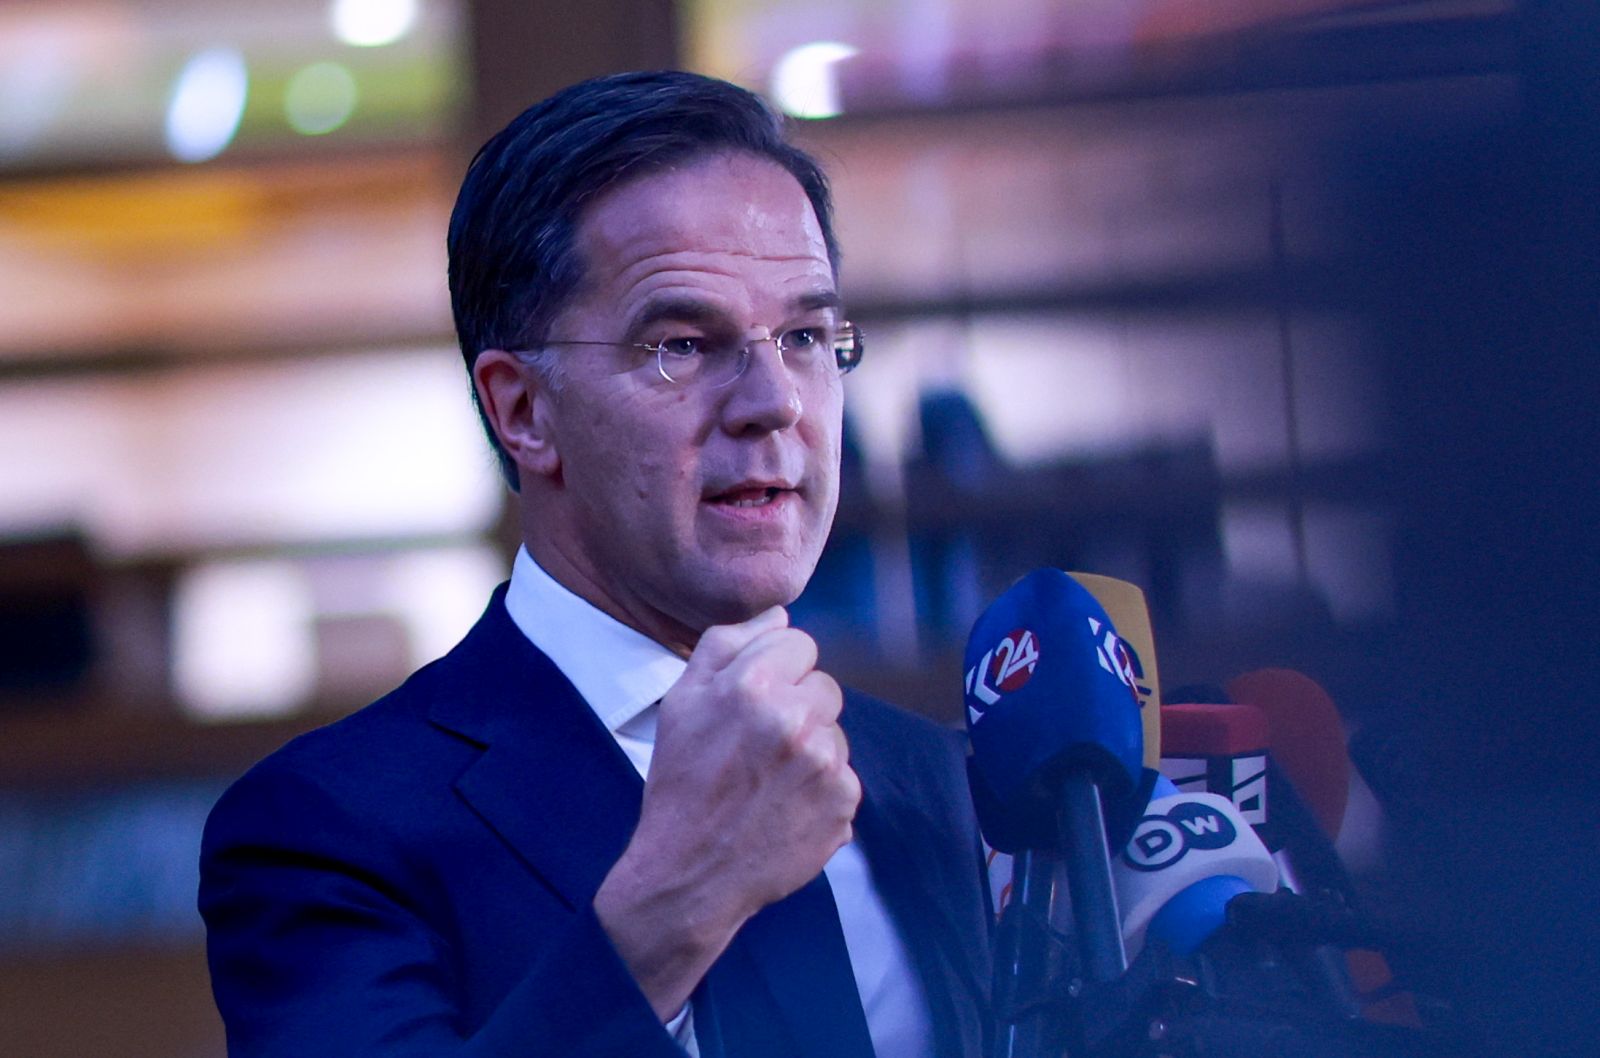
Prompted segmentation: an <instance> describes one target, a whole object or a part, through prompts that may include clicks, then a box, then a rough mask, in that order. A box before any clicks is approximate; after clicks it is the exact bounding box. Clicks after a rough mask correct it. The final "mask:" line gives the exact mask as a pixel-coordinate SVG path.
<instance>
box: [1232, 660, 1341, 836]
mask: <svg viewBox="0 0 1600 1058" xmlns="http://www.w3.org/2000/svg"><path fill="white" fill-rule="evenodd" d="M1227 691H1228V696H1229V697H1230V698H1232V699H1233V700H1234V701H1235V702H1242V703H1247V704H1249V705H1253V706H1255V707H1256V708H1258V709H1260V710H1261V711H1262V712H1263V713H1265V714H1266V717H1267V724H1268V726H1269V727H1270V728H1271V731H1272V758H1273V760H1275V761H1276V762H1277V764H1278V766H1279V767H1280V768H1282V769H1283V773H1284V774H1285V775H1286V776H1287V777H1288V779H1289V781H1290V782H1291V783H1292V784H1293V785H1294V789H1295V792H1296V793H1298V794H1299V795H1300V798H1301V800H1302V801H1304V802H1305V804H1306V806H1307V807H1308V808H1310V809H1311V812H1312V814H1313V815H1314V816H1315V817H1316V819H1317V822H1318V823H1319V824H1320V825H1321V827H1322V832H1323V833H1324V834H1326V835H1327V836H1328V838H1329V839H1330V840H1331V839H1333V838H1335V837H1337V836H1338V834H1339V829H1340V827H1341V826H1343V824H1344V810H1345V805H1346V803H1347V801H1348V800H1349V797H1350V757H1349V756H1348V754H1347V753H1346V752H1345V738H1344V723H1343V721H1342V720H1341V719H1340V718H1339V710H1338V707H1336V706H1335V705H1334V704H1333V699H1332V698H1331V697H1330V696H1329V695H1328V692H1327V691H1325V690H1323V689H1322V686H1321V685H1320V684H1318V683H1317V681H1315V680H1313V679H1312V678H1311V677H1309V676H1307V675H1305V674H1303V673H1299V672H1295V671H1294V670H1293V669H1258V670H1256V671H1254V672H1247V673H1245V674H1243V675H1242V676H1236V677H1234V678H1233V679H1231V680H1229V681H1228V683H1227Z"/></svg>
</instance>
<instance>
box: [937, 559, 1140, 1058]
mask: <svg viewBox="0 0 1600 1058" xmlns="http://www.w3.org/2000/svg"><path fill="white" fill-rule="evenodd" d="M963 668H964V670H965V696H964V702H965V706H966V709H965V712H966V721H967V732H968V735H969V738H970V741H971V746H972V752H971V755H970V756H969V757H968V759H967V770H968V776H969V779H970V781H971V785H972V799H973V805H974V807H975V808H976V810H977V815H978V823H979V825H980V826H981V828H982V830H983V834H984V837H985V839H986V840H987V841H988V842H989V844H990V845H992V846H993V847H995V848H997V849H999V850H1001V851H1002V852H1009V853H1012V854H1014V855H1015V857H1016V859H1015V861H1014V864H1013V879H1014V881H1013V891H1012V897H1011V901H1010V903H1009V904H1008V905H1007V906H1006V908H1005V911H1004V914H1003V915H1002V917H1001V921H1000V927H999V933H998V936H997V943H996V948H997V952H996V959H995V1008H996V1012H997V1016H998V1021H999V1031H998V1033H997V1037H996V1046H997V1052H996V1053H998V1054H1000V1055H1003V1056H1016V1055H1024V1054H1028V1055H1043V1054H1046V1053H1049V1052H1050V1051H1051V1050H1052V1048H1053V1045H1054V1042H1055V1040H1056V1036H1057V1033H1058V1031H1059V1030H1058V1026H1056V1025H1055V1024H1054V1021H1053V1016H1052V1013H1051V1007H1050V1004H1049V1002H1048V993H1049V985H1050V979H1051V977H1052V976H1054V974H1053V969H1054V966H1055V962H1056V957H1057V949H1056V945H1055V943H1054V941H1055V934H1054V932H1053V931H1052V929H1051V927H1050V918H1051V910H1052V908H1051V905H1052V902H1053V897H1054V891H1055V887H1054V885H1053V884H1052V881H1051V879H1052V875H1053V864H1052V863H1051V858H1052V855H1058V856H1059V857H1060V863H1061V866H1062V867H1063V869H1064V871H1065V874H1066V876H1067V884H1068V889H1069V892H1070V898H1071V907H1072V918H1073V922H1074V932H1075V934H1076V939H1077V942H1078V951H1079V957H1080V959H1081V961H1082V963H1083V968H1084V970H1085V971H1086V972H1087V974H1088V975H1089V976H1090V977H1091V978H1093V979H1095V980H1099V981H1111V980H1115V979H1116V978H1117V977H1118V976H1119V975H1121V973H1122V972H1123V970H1124V969H1125V968H1126V966H1127V956H1126V954H1125V952H1124V949H1123V946H1122V929H1121V917H1120V915H1119V914H1118V912H1117V904H1116V895H1115V890H1114V888H1113V884H1112V880H1111V862H1110V847H1111V846H1110V844H1109V842H1108V832H1109V834H1110V835H1111V840H1113V841H1114V842H1115V844H1116V847H1120V846H1121V844H1122V842H1123V841H1125V840H1126V839H1127V836H1128V835H1129V834H1130V833H1131V831H1132V828H1133V825H1134V823H1135V822H1136V821H1137V820H1138V816H1139V810H1140V809H1141V808H1142V807H1143V806H1144V803H1145V801H1146V800H1147V799H1148V795H1149V783H1151V782H1153V781H1154V774H1153V773H1148V775H1147V773H1146V771H1145V769H1144V767H1143V764H1142V760H1143V752H1144V745H1143V741H1144V740H1143V730H1142V722H1141V720H1140V716H1139V707H1138V700H1137V698H1136V697H1135V694H1134V691H1133V684H1134V679H1135V677H1134V675H1133V668H1132V663H1131V660H1130V658H1129V655H1128V652H1127V650H1126V648H1125V647H1124V646H1123V645H1122V641H1121V640H1120V639H1119V638H1118V637H1117V635H1116V632H1115V629H1114V627H1113V626H1112V623H1111V619H1110V618H1109V617H1108V616H1107V614H1106V611H1105V609H1104V607H1102V606H1101V605H1100V604H1099V603H1098V602H1096V601H1095V599H1094V597H1093V596H1092V595H1091V594H1090V593H1089V592H1088V591H1087V590H1086V589H1085V588H1084V587H1083V586H1082V585H1080V584H1079V583H1078V582H1076V581H1074V580H1073V579H1072V578H1071V577H1069V576H1068V575H1067V574H1065V573H1063V572H1061V571H1060V570H1056V569H1040V570H1035V571H1034V572H1032V573H1030V574H1028V575H1027V576H1025V577H1023V578H1022V579H1021V580H1019V581H1017V583H1016V584H1014V585H1012V587H1011V588H1010V589H1008V590H1007V591H1006V592H1005V593H1004V594H1002V595H1001V596H1000V597H999V598H998V599H996V600H995V601H994V602H993V603H992V604H991V605H990V606H989V608H988V609H987V610H985V611H984V612H983V614H982V615H981V616H980V617H979V618H978V620H977V622H976V623H975V624H974V625H973V628H972V634H971V636H970V637H969V639H968V641H967V649H966V656H965V659H964V665H963Z"/></svg>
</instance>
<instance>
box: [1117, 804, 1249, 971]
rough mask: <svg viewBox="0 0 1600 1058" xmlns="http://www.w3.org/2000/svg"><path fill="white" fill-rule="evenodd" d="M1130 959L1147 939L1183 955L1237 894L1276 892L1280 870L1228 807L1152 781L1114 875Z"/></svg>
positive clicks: (1221, 918) (1216, 926) (1223, 918)
mask: <svg viewBox="0 0 1600 1058" xmlns="http://www.w3.org/2000/svg"><path fill="white" fill-rule="evenodd" d="M1112 877H1113V878H1114V879H1115V882H1116V889H1117V904H1118V906H1119V907H1121V908H1122V936H1123V941H1124V943H1125V944H1127V946H1128V952H1129V954H1130V955H1136V954H1137V953H1138V952H1139V950H1140V949H1142V948H1143V947H1144V945H1145V941H1146V938H1147V936H1148V937H1149V938H1151V939H1157V940H1161V941H1163V942H1164V943H1165V944H1166V945H1167V947H1168V948H1170V949H1171V950H1172V951H1173V953H1174V954H1177V955H1188V954H1190V953H1192V952H1194V951H1195V949H1197V948H1199V947H1200V945H1201V944H1202V943H1204V942H1205V941H1206V940H1209V939H1210V938H1211V936H1212V935H1213V934H1215V933H1216V932H1217V931H1218V930H1220V929H1221V928H1222V927H1223V926H1224V925H1226V924H1227V922H1228V905H1229V903H1230V901H1232V900H1233V899H1234V897H1236V896H1239V895H1240V894H1242V893H1271V892H1274V891H1275V890H1276V889H1277V888H1278V866H1277V864H1276V863H1274V862H1273V859H1272V854H1271V853H1270V852H1268V851H1267V847H1266V846H1265V845H1263V844H1262V842H1261V839H1260V838H1259V837H1257V836H1256V833H1255V831H1254V830H1253V829H1252V828H1251V826H1250V824H1249V823H1247V822H1246V821H1245V819H1244V817H1243V816H1242V815H1241V814H1240V813H1239V811H1238V809H1237V808H1235V807H1234V804H1233V802H1232V801H1230V800H1229V799H1228V798H1226V797H1221V796H1219V795H1217V794H1214V793H1206V792H1203V791H1202V792H1195V791H1181V790H1179V789H1177V788H1176V787H1175V786H1173V785H1172V783H1171V782H1170V781H1167V780H1164V779H1163V780H1158V781H1157V784H1156V797H1155V799H1154V800H1152V801H1151V802H1150V804H1149V806H1148V807H1146V808H1145V812H1144V817H1143V818H1142V819H1140V820H1139V823H1138V826H1136V827H1135V828H1134V832H1133V837H1132V838H1131V839H1130V840H1129V842H1128V845H1127V847H1126V848H1125V849H1124V850H1123V853H1122V855H1121V856H1120V857H1119V858H1118V859H1117V862H1116V864H1115V866H1114V868H1113V870H1112Z"/></svg>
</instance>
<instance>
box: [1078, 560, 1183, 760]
mask: <svg viewBox="0 0 1600 1058" xmlns="http://www.w3.org/2000/svg"><path fill="white" fill-rule="evenodd" d="M1067 576H1069V577H1071V578H1072V579H1073V580H1075V581H1077V582H1078V583H1079V584H1082V585H1083V586H1084V587H1085V588H1087V589H1089V594H1091V595H1093V596H1094V597H1095V601H1096V602H1098V603H1099V604H1100V605H1101V606H1103V607H1105V610H1106V615H1107V616H1109V617H1110V618H1111V624H1112V626H1113V627H1115V628H1116V634H1117V636H1118V637H1119V638H1120V639H1121V640H1122V647H1123V649H1124V650H1126V651H1127V653H1128V666H1129V669H1130V671H1131V675H1132V677H1133V683H1132V686H1133V693H1134V696H1135V697H1136V698H1138V699H1139V723H1140V727H1141V728H1142V729H1143V731H1144V766H1145V767H1146V768H1155V767H1158V766H1159V762H1160V760H1161V677H1160V675H1159V674H1158V672H1157V670H1156V639H1155V633H1154V632H1153V631H1152V630H1151V627H1150V605H1149V604H1148V603H1147V602H1145V598H1144V589H1142V588H1140V587H1139V586H1138V585H1137V584H1135V583H1133V582H1132V581H1127V580H1118V579H1117V578H1116V577H1107V576H1103V575H1101V574H1099V573H1069V574H1067Z"/></svg>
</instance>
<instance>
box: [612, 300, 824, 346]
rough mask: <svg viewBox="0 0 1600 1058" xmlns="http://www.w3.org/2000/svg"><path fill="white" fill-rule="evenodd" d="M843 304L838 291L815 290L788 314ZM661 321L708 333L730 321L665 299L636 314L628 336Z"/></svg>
mask: <svg viewBox="0 0 1600 1058" xmlns="http://www.w3.org/2000/svg"><path fill="white" fill-rule="evenodd" d="M843 304H844V302H843V300H842V299H841V298H840V297H839V294H838V292H837V291H833V290H813V291H809V292H807V293H804V294H800V295H798V296H796V297H795V298H793V299H792V300H790V302H789V308H788V312H789V314H790V315H799V314H801V313H806V312H820V311H821V310H823V309H837V308H839V307H841V306H842V305H843ZM662 320H673V321H675V322H678V323H686V324H689V325H690V326H694V327H705V328H707V329H709V328H711V327H714V326H718V325H726V324H727V322H728V317H727V314H726V313H724V312H723V311H722V310H721V309H718V308H716V307H715V306H713V305H711V304H709V303H708V302H705V301H701V300H699V299H698V298H693V297H682V296H672V297H664V298H660V299H657V300H652V301H647V302H645V304H644V305H643V306H641V307H640V309H639V311H638V312H636V313H634V315H633V318H632V319H630V320H629V321H628V327H627V331H626V332H625V333H626V334H627V336H628V338H629V339H630V340H631V339H633V338H636V337H638V336H639V335H640V334H642V333H643V332H644V331H645V330H647V329H648V328H650V327H651V326H652V325H654V324H657V323H660V322H661V321H662Z"/></svg>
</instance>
